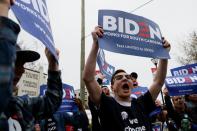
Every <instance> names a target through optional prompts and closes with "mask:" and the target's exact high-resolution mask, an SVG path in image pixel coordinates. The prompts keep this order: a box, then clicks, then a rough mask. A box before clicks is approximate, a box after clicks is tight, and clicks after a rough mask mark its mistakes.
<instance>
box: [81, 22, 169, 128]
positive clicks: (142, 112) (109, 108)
mask: <svg viewBox="0 0 197 131" xmlns="http://www.w3.org/2000/svg"><path fill="white" fill-rule="evenodd" d="M103 33H104V31H103V29H102V27H101V26H97V27H95V30H94V31H93V32H92V38H93V44H92V49H91V51H90V53H89V56H88V59H87V61H86V65H85V68H84V72H83V80H84V82H85V85H86V88H87V90H88V92H89V97H90V99H91V101H92V102H94V104H96V105H97V106H98V107H99V118H100V123H101V130H102V131H131V130H141V131H145V130H152V129H151V123H150V122H149V119H148V114H149V113H150V112H151V111H153V110H154V107H155V104H154V101H155V100H156V98H157V96H158V94H159V92H160V90H161V88H162V86H163V84H164V80H165V77H166V72H167V63H168V61H167V60H166V59H162V60H160V62H159V65H158V69H157V74H156V77H155V79H154V81H153V83H152V85H151V86H150V87H149V91H148V92H147V93H145V94H144V95H143V96H141V97H139V98H138V99H131V97H130V95H131V89H132V88H133V83H132V81H131V77H130V75H129V74H127V73H126V71H124V70H122V69H119V70H116V71H115V73H114V74H113V75H112V78H111V89H112V91H113V93H114V97H109V96H106V95H105V94H104V93H103V92H102V89H101V87H100V86H99V84H98V83H97V81H96V80H95V78H94V75H95V68H96V57H97V53H98V49H99V46H98V38H99V37H102V36H103ZM163 44H164V47H166V48H167V47H170V44H169V43H168V42H167V41H166V40H165V39H163Z"/></svg>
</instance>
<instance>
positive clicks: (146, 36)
mask: <svg viewBox="0 0 197 131" xmlns="http://www.w3.org/2000/svg"><path fill="white" fill-rule="evenodd" d="M98 25H101V26H102V27H103V29H104V36H103V37H102V38H100V39H99V47H100V48H102V49H105V50H108V51H111V52H116V53H122V54H128V55H136V56H143V57H151V58H163V59H169V58H170V56H169V52H168V51H167V50H166V49H164V48H163V45H162V36H161V32H160V29H159V26H158V25H157V24H156V23H154V22H153V21H151V20H148V19H146V18H144V17H141V16H137V15H134V14H131V13H126V12H123V11H117V10H99V15H98Z"/></svg>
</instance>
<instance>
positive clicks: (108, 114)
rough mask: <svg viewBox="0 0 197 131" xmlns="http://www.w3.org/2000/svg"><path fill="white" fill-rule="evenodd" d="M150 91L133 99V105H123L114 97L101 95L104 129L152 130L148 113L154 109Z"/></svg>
mask: <svg viewBox="0 0 197 131" xmlns="http://www.w3.org/2000/svg"><path fill="white" fill-rule="evenodd" d="M154 107H155V106H154V102H153V101H152V97H151V95H150V93H149V92H147V93H146V94H144V95H143V96H141V97H139V98H138V99H137V100H136V99H132V103H131V107H126V106H122V105H120V104H119V103H117V102H116V101H115V99H114V98H112V97H108V96H105V95H104V94H102V95H101V105H100V113H99V117H100V122H101V127H102V131H131V130H132V131H133V130H141V131H143V130H146V131H148V130H151V124H150V122H149V119H148V114H149V113H150V112H151V111H152V110H154Z"/></svg>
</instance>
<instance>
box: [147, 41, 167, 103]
mask: <svg viewBox="0 0 197 131" xmlns="http://www.w3.org/2000/svg"><path fill="white" fill-rule="evenodd" d="M163 43H164V45H163V46H164V48H167V49H168V50H170V44H169V43H168V41H166V40H165V39H163ZM167 65H168V60H167V59H160V60H159V65H158V68H157V72H156V75H155V78H154V80H153V83H152V85H151V86H150V89H149V91H150V94H151V96H152V99H153V101H155V100H156V98H157V96H158V95H159V92H160V91H161V88H162V86H163V84H164V81H165V78H166V73H167Z"/></svg>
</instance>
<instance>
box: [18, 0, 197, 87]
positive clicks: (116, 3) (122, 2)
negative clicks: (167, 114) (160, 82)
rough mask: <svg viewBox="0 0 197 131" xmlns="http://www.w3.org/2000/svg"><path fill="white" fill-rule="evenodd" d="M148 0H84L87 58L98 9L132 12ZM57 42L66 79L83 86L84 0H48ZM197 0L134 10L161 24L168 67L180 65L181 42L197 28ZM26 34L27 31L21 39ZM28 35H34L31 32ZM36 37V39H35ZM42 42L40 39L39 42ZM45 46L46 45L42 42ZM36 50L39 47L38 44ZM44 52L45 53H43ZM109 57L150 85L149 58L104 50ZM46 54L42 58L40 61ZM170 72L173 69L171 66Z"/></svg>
mask: <svg viewBox="0 0 197 131" xmlns="http://www.w3.org/2000/svg"><path fill="white" fill-rule="evenodd" d="M147 1H148V0H85V11H86V13H85V16H86V17H85V27H86V28H85V30H86V31H85V32H86V36H87V37H86V39H85V41H86V58H87V55H88V53H89V51H90V48H91V44H92V38H91V36H90V33H91V31H92V30H93V29H94V27H95V26H96V25H97V21H98V19H97V17H98V10H99V9H114V10H122V11H125V12H132V11H133V10H134V9H135V8H137V7H139V6H140V5H142V4H144V3H146V2H147ZM46 2H47V6H48V12H49V17H50V22H51V27H52V32H53V37H54V41H55V45H56V47H57V48H59V49H60V52H61V54H60V65H61V69H62V79H63V82H64V83H67V84H70V85H72V86H74V88H75V89H79V88H80V48H81V46H80V44H81V43H80V42H81V38H80V37H81V34H80V32H81V12H80V11H81V3H80V2H81V1H80V0H71V1H69V2H68V1H67V0H46ZM196 6H197V1H196V0H154V1H152V2H151V3H149V4H147V5H146V6H144V7H142V8H140V9H138V10H136V11H134V12H133V14H136V15H140V16H143V17H146V18H148V19H150V20H152V21H154V22H155V23H157V24H158V25H159V26H160V29H161V32H162V35H163V36H165V37H166V39H168V41H169V42H170V43H171V45H172V50H171V52H170V55H171V60H170V61H169V69H170V68H174V67H177V66H180V64H179V63H177V61H176V60H175V59H176V55H178V51H179V45H180V42H181V41H183V40H185V39H186V38H187V37H188V34H189V33H191V32H192V31H197V24H196V23H197V16H196V12H197V8H196ZM24 37H26V36H25V35H24V34H23V35H21V36H20V39H22V40H23V38H24ZM28 39H31V41H32V39H33V38H30V37H29V36H28ZM33 41H36V40H35V39H33ZM38 43H39V42H38ZM42 47H43V46H42ZM36 50H38V49H37V47H36ZM41 54H42V53H41ZM105 55H106V61H107V62H108V63H109V64H111V65H113V66H114V67H115V68H116V69H118V68H123V69H125V70H126V71H127V72H128V73H131V72H132V71H135V72H137V73H138V74H139V79H138V81H139V83H140V85H142V86H149V85H150V84H151V82H152V74H151V70H150V68H151V67H154V65H153V64H152V62H151V61H150V58H144V57H135V56H129V55H123V54H117V53H112V52H108V51H105ZM44 59H45V58H41V61H42V60H44ZM168 74H169V75H170V72H169V70H168Z"/></svg>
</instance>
